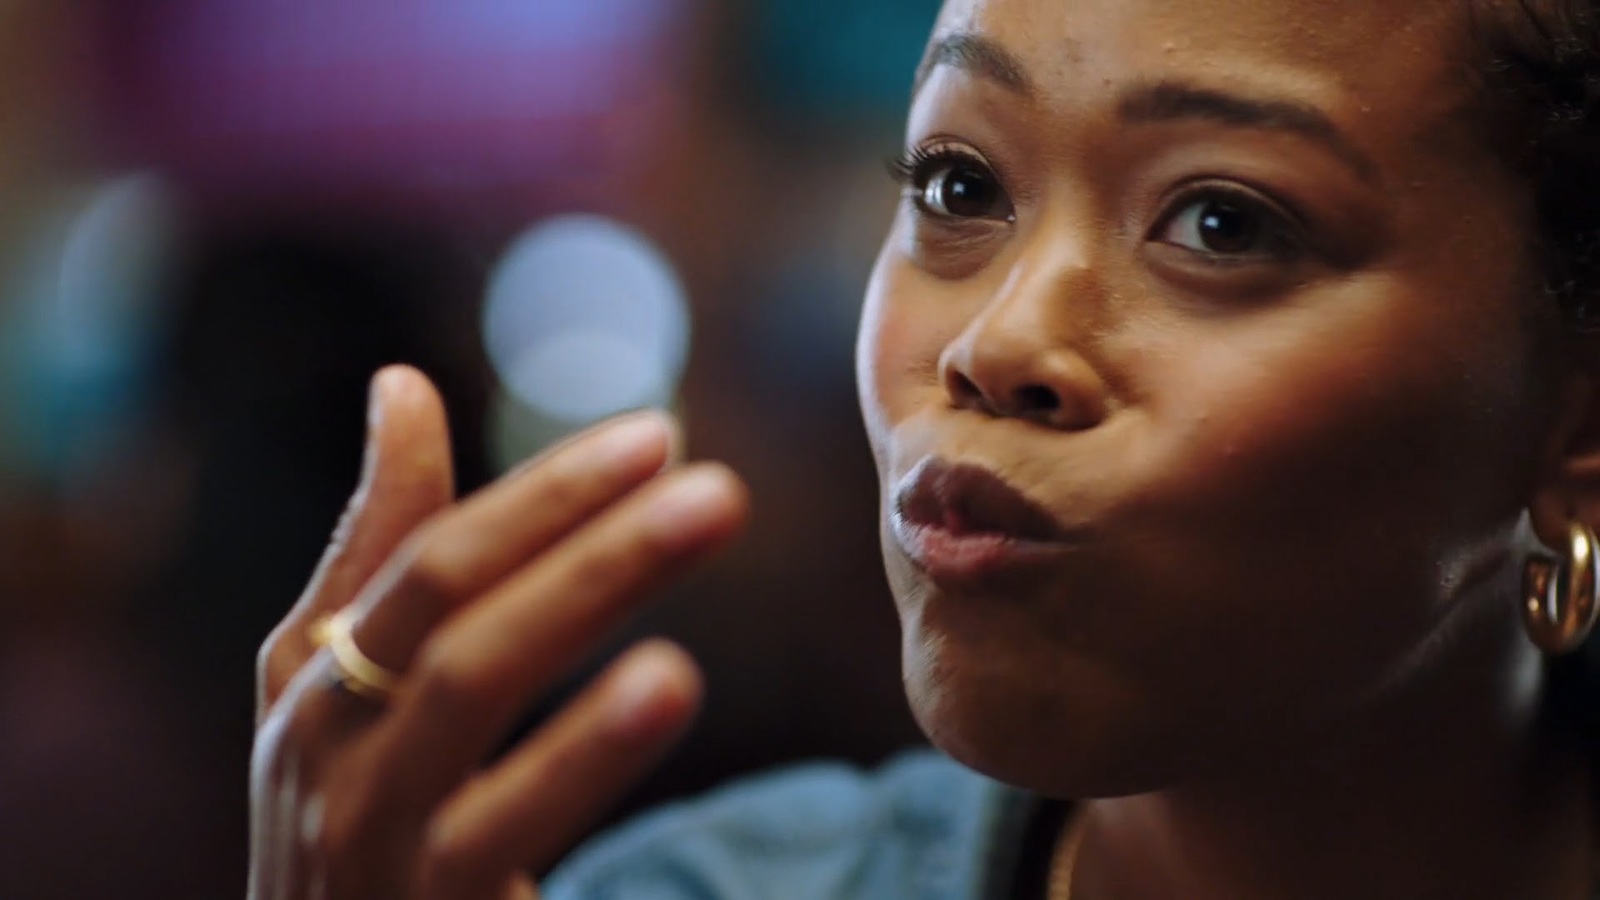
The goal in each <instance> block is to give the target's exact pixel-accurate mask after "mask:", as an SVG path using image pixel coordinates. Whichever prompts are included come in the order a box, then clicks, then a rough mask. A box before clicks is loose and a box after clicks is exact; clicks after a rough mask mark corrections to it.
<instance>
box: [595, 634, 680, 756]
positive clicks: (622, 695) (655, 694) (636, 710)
mask: <svg viewBox="0 0 1600 900" xmlns="http://www.w3.org/2000/svg"><path fill="white" fill-rule="evenodd" d="M671 677H672V674H671V663H670V662H669V661H668V660H667V659H665V658H664V657H663V656H662V654H661V653H660V652H658V651H656V652H653V651H644V652H640V653H638V655H637V656H635V657H634V658H633V659H631V660H629V661H628V662H627V664H626V668H625V669H624V670H623V672H622V674H621V675H620V676H618V679H617V685H616V687H615V689H614V691H615V692H614V693H613V694H612V700H611V713H610V716H609V718H610V722H609V726H610V729H611V732H612V734H614V735H616V736H617V737H620V738H622V739H624V740H644V739H647V738H649V737H652V736H653V735H655V734H657V733H659V732H660V731H661V730H662V729H663V728H664V727H665V726H666V725H667V724H669V722H670V721H671V720H672V719H674V718H676V716H675V715H674V712H675V711H674V710H672V709H669V708H665V707H663V705H662V702H661V701H662V697H663V692H664V689H665V687H666V685H667V683H668V681H669V680H670V679H671Z"/></svg>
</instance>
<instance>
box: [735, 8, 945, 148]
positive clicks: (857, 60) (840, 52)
mask: <svg viewBox="0 0 1600 900" xmlns="http://www.w3.org/2000/svg"><path fill="white" fill-rule="evenodd" d="M939 5H940V4H939V3H938V2H937V0H870V2H862V0H757V2H756V3H755V9H754V10H753V12H752V15H753V16H754V19H753V21H752V23H751V24H752V34H751V35H749V38H750V42H749V43H748V44H747V47H748V48H749V51H748V57H747V59H748V60H749V65H750V66H751V68H752V74H753V76H754V82H755V84H756V86H757V88H758V90H759V91H760V94H761V96H760V98H759V99H760V101H761V102H762V103H763V104H771V105H775V106H778V107H781V108H782V109H784V111H786V112H790V113H799V114H803V115H806V116H808V117H811V118H822V119H836V118H848V119H880V120H883V119H887V120H898V119H899V118H900V116H901V115H903V113H904V111H905V106H906V101H907V99H908V97H909V95H910V90H911V75H912V71H913V70H914V69H915V68H916V65H917V61H918V60H919V59H920V58H921V55H922V48H923V46H924V44H925V42H926V41H927V38H928V31H929V29H931V28H932V27H933V21H934V18H935V16H937V15H938V12H939Z"/></svg>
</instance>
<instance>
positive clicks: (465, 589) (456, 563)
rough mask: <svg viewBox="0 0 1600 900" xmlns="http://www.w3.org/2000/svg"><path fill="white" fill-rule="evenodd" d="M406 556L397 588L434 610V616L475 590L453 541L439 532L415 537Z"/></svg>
mask: <svg viewBox="0 0 1600 900" xmlns="http://www.w3.org/2000/svg"><path fill="white" fill-rule="evenodd" d="M408 556H409V559H408V561H407V563H406V566H405V570H404V571H403V572H402V574H401V576H400V584H399V589H400V590H401V591H403V592H405V593H406V594H407V595H410V596H412V597H415V598H417V599H418V600H420V601H422V602H423V603H426V604H428V605H429V606H431V607H433V608H432V609H431V610H430V611H431V612H433V613H436V614H444V613H447V612H448V611H449V610H450V609H453V608H454V607H455V606H456V605H458V603H459V600H460V598H463V597H466V596H469V595H470V594H471V593H472V592H473V589H474V588H475V587H476V585H474V584H473V581H472V579H471V578H470V573H468V572H467V571H466V568H467V567H466V566H464V565H463V564H462V559H461V554H460V553H459V552H458V551H457V550H456V548H455V542H453V541H451V540H449V539H448V536H447V535H446V534H445V533H443V532H442V531H441V530H437V529H430V530H429V531H427V532H426V533H424V534H421V535H418V537H417V539H416V542H415V546H414V547H413V548H412V550H411V552H410V553H409V554H408Z"/></svg>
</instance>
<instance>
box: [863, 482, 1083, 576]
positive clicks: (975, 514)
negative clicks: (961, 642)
mask: <svg viewBox="0 0 1600 900" xmlns="http://www.w3.org/2000/svg"><path fill="white" fill-rule="evenodd" d="M889 522H890V530H891V532H892V533H893V536H894V539H895V541H896V542H897V543H898V544H899V545H900V548H901V549H902V550H904V551H905V553H906V556H907V557H908V558H909V559H910V560H911V561H912V563H914V564H915V565H916V566H917V567H918V568H920V569H922V570H923V571H925V572H927V573H928V574H929V575H930V576H931V577H932V578H933V579H934V580H935V581H946V582H953V583H963V582H972V581H981V580H984V579H986V578H989V577H992V576H996V575H999V574H1001V573H1004V572H1006V571H1009V570H1014V569H1018V568H1022V567H1026V566H1029V565H1036V564H1039V563H1043V562H1048V561H1049V560H1051V559H1053V558H1055V557H1057V556H1059V555H1060V554H1061V553H1062V552H1063V551H1065V550H1066V549H1067V548H1068V546H1069V545H1070V544H1071V543H1073V538H1072V535H1071V534H1070V533H1069V532H1068V530H1067V529H1066V528H1064V527H1063V526H1062V525H1061V523H1060V522H1058V521H1057V520H1056V519H1055V517H1053V516H1051V515H1050V513H1049V512H1047V511H1046V510H1045V509H1044V507H1042V506H1040V505H1039V504H1038V503H1036V502H1034V501H1033V500H1031V499H1029V498H1028V497H1027V495H1025V494H1024V493H1023V492H1022V491H1020V490H1018V489H1017V488H1015V487H1012V486H1011V485H1010V484H1008V483H1006V481H1005V480H1004V479H1002V478H1001V477H1000V476H998V475H996V474H994V473H993V472H991V471H989V470H988V469H986V468H983V467H982V466H976V465H971V464H956V463H950V462H947V461H945V460H941V459H938V458H930V459H927V460H924V461H923V462H922V463H920V464H919V465H918V466H917V467H916V468H914V469H913V470H912V471H911V472H910V473H909V474H908V475H907V476H906V477H905V478H903V479H902V480H901V482H900V485H899V488H898V489H897V490H896V492H895V496H894V504H893V507H892V509H891V511H890V516H889Z"/></svg>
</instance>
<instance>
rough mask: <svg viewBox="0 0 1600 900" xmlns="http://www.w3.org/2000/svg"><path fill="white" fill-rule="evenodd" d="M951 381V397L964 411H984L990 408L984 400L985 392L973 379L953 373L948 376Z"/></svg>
mask: <svg viewBox="0 0 1600 900" xmlns="http://www.w3.org/2000/svg"><path fill="white" fill-rule="evenodd" d="M947 378H948V381H949V388H948V390H949V391H950V397H951V399H953V400H955V402H956V406H958V407H960V408H962V409H982V408H985V407H987V406H988V404H987V403H986V402H985V400H984V396H983V391H981V390H979V389H978V386H977V384H975V383H973V381H972V379H971V378H968V377H967V376H966V375H963V374H962V373H960V372H956V371H952V372H950V374H949V375H948V376H947Z"/></svg>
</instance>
